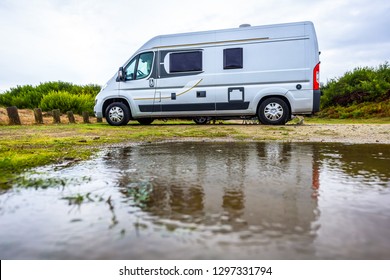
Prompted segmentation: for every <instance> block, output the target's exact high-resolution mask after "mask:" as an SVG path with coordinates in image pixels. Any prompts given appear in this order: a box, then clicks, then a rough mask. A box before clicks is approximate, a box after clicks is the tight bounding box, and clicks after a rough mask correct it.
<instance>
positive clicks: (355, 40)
mask: <svg viewBox="0 0 390 280" xmlns="http://www.w3.org/2000/svg"><path fill="white" fill-rule="evenodd" d="M307 20H308V21H312V22H313V23H314V25H315V28H316V31H317V37H318V41H319V47H320V51H321V56H320V60H321V82H326V81H327V80H328V79H332V78H335V77H338V76H341V75H342V74H343V73H344V72H346V71H349V70H352V69H353V68H355V67H359V66H377V65H379V64H381V63H384V62H385V61H389V60H390V1H385V0H315V1H314V0H239V1H237V0H192V1H187V0H149V1H141V0H0V91H4V90H7V89H9V88H10V87H14V86H16V85H25V84H32V85H37V84H39V83H40V82H46V81H58V80H61V81H67V82H72V83H75V84H88V83H96V84H99V85H103V84H104V83H106V81H107V80H108V79H109V78H110V77H111V76H112V75H113V74H114V73H115V72H116V71H117V69H118V67H119V66H121V65H122V64H123V63H124V62H125V61H126V60H127V59H128V58H129V57H130V56H131V55H132V54H133V52H135V51H136V50H137V49H138V48H139V47H140V46H141V45H142V44H143V43H144V42H145V41H147V40H148V39H150V38H152V37H154V36H156V35H160V34H170V33H179V32H192V31H203V30H214V29H224V28H233V27H238V26H239V25H240V24H242V23H250V24H251V25H264V24H274V23H284V22H294V21H307Z"/></svg>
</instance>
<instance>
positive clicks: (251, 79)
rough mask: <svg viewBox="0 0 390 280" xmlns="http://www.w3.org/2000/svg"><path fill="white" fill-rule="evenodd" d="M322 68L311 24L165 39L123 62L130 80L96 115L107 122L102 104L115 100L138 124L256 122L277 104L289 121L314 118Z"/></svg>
mask: <svg viewBox="0 0 390 280" xmlns="http://www.w3.org/2000/svg"><path fill="white" fill-rule="evenodd" d="M318 63H319V51H318V43H317V38H316V34H315V30H314V26H313V24H312V23H311V22H298V23H287V24H275V25H266V26H254V27H244V28H234V29H227V30H216V31H203V32H192V33H183V34H172V35H160V36H157V37H154V38H152V39H151V40H149V41H148V42H146V43H145V44H144V45H143V46H142V47H141V48H140V49H139V50H138V51H137V52H136V53H135V54H134V55H133V56H131V57H130V58H129V60H128V61H126V63H125V64H124V65H123V68H124V69H125V70H126V71H125V73H126V75H127V76H126V79H125V80H121V81H117V80H116V79H115V78H114V77H115V76H114V77H113V78H112V79H111V80H110V81H109V82H108V86H107V88H104V89H102V91H101V92H100V93H99V94H98V96H97V99H96V105H95V108H94V110H95V114H96V116H104V113H105V112H104V111H103V104H104V100H108V99H110V98H114V96H116V98H123V99H125V100H127V102H128V104H129V106H130V111H131V117H132V118H133V119H138V118H170V117H195V116H210V117H237V116H238V117H239V116H255V115H257V114H258V108H259V104H260V102H262V101H263V100H265V99H266V98H268V97H280V98H283V100H285V101H286V102H287V103H288V106H289V109H290V111H291V112H290V113H291V114H311V113H313V112H316V111H318V109H319V97H318V94H317V92H316V93H315V92H314V90H313V79H314V78H315V77H314V76H315V74H313V71H314V68H315V67H316V65H318ZM132 71H133V72H134V73H133V72H132ZM128 72H130V74H129V73H128ZM115 91H117V94H115V93H114V92H115Z"/></svg>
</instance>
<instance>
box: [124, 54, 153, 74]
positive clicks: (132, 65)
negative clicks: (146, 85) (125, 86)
mask: <svg viewBox="0 0 390 280" xmlns="http://www.w3.org/2000/svg"><path fill="white" fill-rule="evenodd" d="M153 57H154V54H153V52H146V53H142V54H140V55H137V56H136V57H134V58H133V59H132V60H131V61H130V62H129V64H127V66H126V67H125V71H126V80H127V81H129V80H134V79H136V80H139V79H143V78H146V77H147V76H149V74H150V72H151V71H152V65H153Z"/></svg>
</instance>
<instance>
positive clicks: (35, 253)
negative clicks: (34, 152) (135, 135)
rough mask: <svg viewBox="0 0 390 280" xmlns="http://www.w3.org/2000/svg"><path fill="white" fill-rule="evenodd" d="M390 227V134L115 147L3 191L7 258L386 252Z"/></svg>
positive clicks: (376, 255) (3, 253) (1, 221)
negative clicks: (383, 141)
mask: <svg viewBox="0 0 390 280" xmlns="http://www.w3.org/2000/svg"><path fill="white" fill-rule="evenodd" d="M389 236H390V146H389V145H375V144H364V145H363V144H362V145H357V144H354V145H345V144H324V143H313V144H310V143H275V142H273V143H227V142H223V143H222V142H221V143H218V142H217V143H215V142H167V143H155V144H143V145H131V146H128V147H116V148H115V147H114V148H110V149H106V150H104V151H102V152H101V153H100V154H99V155H98V156H97V157H95V158H94V159H92V160H90V161H86V162H81V163H77V164H72V165H70V166H68V165H66V164H64V165H63V166H50V167H45V168H39V169H36V170H34V172H30V173H28V174H24V175H23V176H21V178H20V179H19V180H17V181H16V182H15V186H14V188H12V189H10V190H8V191H3V193H1V194H0V259H390V239H389Z"/></svg>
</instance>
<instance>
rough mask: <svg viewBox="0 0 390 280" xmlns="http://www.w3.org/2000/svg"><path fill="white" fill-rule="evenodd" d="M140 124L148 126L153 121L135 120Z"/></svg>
mask: <svg viewBox="0 0 390 280" xmlns="http://www.w3.org/2000/svg"><path fill="white" fill-rule="evenodd" d="M137 121H138V122H139V123H140V124H142V125H149V124H151V123H152V122H153V121H154V120H153V119H148V118H147V119H138V120H137Z"/></svg>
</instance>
